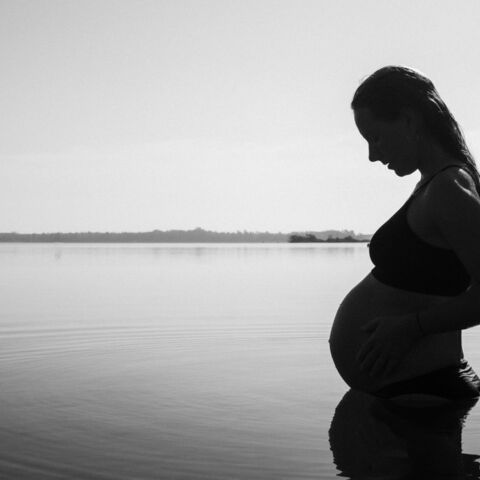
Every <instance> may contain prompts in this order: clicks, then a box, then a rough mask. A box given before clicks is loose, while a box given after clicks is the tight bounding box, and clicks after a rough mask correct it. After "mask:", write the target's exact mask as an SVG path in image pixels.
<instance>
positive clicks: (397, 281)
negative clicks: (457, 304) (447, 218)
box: [370, 165, 471, 296]
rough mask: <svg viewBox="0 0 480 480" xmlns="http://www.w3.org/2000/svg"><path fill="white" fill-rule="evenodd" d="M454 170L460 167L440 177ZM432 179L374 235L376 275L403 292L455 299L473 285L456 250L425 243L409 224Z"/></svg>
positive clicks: (372, 241)
mask: <svg viewBox="0 0 480 480" xmlns="http://www.w3.org/2000/svg"><path fill="white" fill-rule="evenodd" d="M454 166H456V167H458V166H457V165H449V166H447V167H445V168H443V169H442V170H440V171H439V172H437V174H438V173H440V172H442V171H443V170H446V169H447V168H451V167H454ZM460 168H461V167H460ZM437 174H436V175H437ZM432 178H434V177H432ZM432 178H430V179H429V180H428V181H427V182H425V183H424V184H423V185H422V186H421V187H419V188H418V189H417V190H416V191H415V192H414V193H413V194H412V195H411V196H410V198H409V199H408V200H407V201H406V202H405V204H404V205H403V206H402V208H400V210H398V212H397V213H395V214H394V215H393V216H392V217H391V218H390V219H389V220H388V221H387V222H386V223H384V224H383V225H382V226H381V227H380V228H379V229H378V230H377V231H376V232H375V234H374V235H373V237H372V239H371V241H370V258H371V260H372V262H373V264H374V265H375V268H374V269H373V270H372V274H373V276H374V277H375V278H376V279H377V280H379V281H380V282H382V283H385V284H386V285H390V286H392V287H395V288H400V289H402V290H409V291H411V292H419V293H426V294H430V295H444V296H455V295H459V294H460V293H462V292H464V291H465V290H466V289H467V288H468V286H469V285H470V281H471V279H470V276H469V274H468V272H467V270H466V269H465V267H464V266H463V264H462V263H461V262H460V260H459V259H458V257H457V256H456V254H455V253H454V252H453V250H449V249H446V248H441V247H435V246H433V245H430V244H429V243H427V242H425V241H424V240H422V239H421V238H419V237H418V236H417V235H416V234H415V233H414V232H413V231H412V229H411V228H410V226H409V224H408V222H407V211H408V206H409V205H410V202H411V201H412V199H413V198H415V195H416V194H417V193H418V191H419V190H421V189H422V188H424V187H425V185H426V184H427V183H429V182H430V181H431V180H432Z"/></svg>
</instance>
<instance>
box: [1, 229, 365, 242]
mask: <svg viewBox="0 0 480 480" xmlns="http://www.w3.org/2000/svg"><path fill="white" fill-rule="evenodd" d="M370 238H371V235H366V234H356V233H355V232H353V231H351V230H324V231H320V232H308V233H305V232H291V233H280V232H279V233H271V232H247V231H243V232H240V231H237V232H214V231H210V230H203V229H202V228H196V229H194V230H168V231H161V230H154V231H152V232H122V233H111V232H78V233H61V232H55V233H16V232H10V233H0V243H358V242H361V243H363V242H368V241H370Z"/></svg>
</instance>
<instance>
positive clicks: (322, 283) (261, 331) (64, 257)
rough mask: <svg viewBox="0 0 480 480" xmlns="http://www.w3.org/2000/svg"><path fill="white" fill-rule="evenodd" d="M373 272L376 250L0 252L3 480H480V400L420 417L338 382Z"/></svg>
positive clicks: (185, 247) (468, 350)
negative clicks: (341, 327) (339, 337)
mask: <svg viewBox="0 0 480 480" xmlns="http://www.w3.org/2000/svg"><path fill="white" fill-rule="evenodd" d="M370 269H371V264H370V260H369V257H368V249H367V247H366V244H304V245H298V244H297V245H289V244H232V245H223V244H222V245H219V244H201V245H200V244H199V245H192V244H182V245H180V244H148V245H145V244H143V245H140V244H130V245H118V244H116V245H113V244H112V245H110V244H109V245H89V244H30V245H29V244H2V245H0V301H1V303H0V304H1V307H2V308H1V309H0V382H1V389H0V478H7V479H67V478H68V479H71V478H74V479H76V478H78V479H112V480H114V479H115V480H121V479H249V480H252V479H307V478H308V479H333V478H336V477H337V476H338V475H341V476H344V477H347V478H352V479H354V478H357V479H358V478H362V479H368V478H372V479H373V478H377V479H378V478H382V479H384V478H392V479H393V478H398V479H400V478H417V477H408V471H409V469H411V468H412V467H411V465H412V462H413V464H414V465H415V466H414V468H416V469H419V470H421V469H422V468H424V465H422V459H425V458H427V459H428V461H429V462H430V464H436V465H438V466H439V468H438V470H439V472H440V473H439V474H438V475H437V476H436V478H480V477H479V473H478V471H479V465H480V464H479V460H478V456H479V455H480V407H479V406H478V405H466V406H459V407H455V409H454V410H452V409H450V410H448V411H445V410H442V411H441V412H440V411H435V412H431V413H429V414H428V415H427V414H426V413H423V414H422V415H421V417H419V418H415V417H414V415H413V414H412V415H409V414H406V413H405V412H404V411H398V410H396V409H394V408H391V407H390V406H389V404H388V403H387V402H380V401H378V400H375V399H374V398H373V397H370V396H367V395H362V394H357V393H355V392H349V391H348V387H347V386H346V385H345V384H344V383H343V381H342V380H341V378H340V377H339V375H338V374H337V372H336V370H335V367H334V365H333V362H332V360H331V358H330V352H329V348H328V336H329V331H330V327H331V323H332V320H333V317H334V315H335V312H336V309H337V307H338V305H339V303H340V301H341V300H342V298H343V297H344V296H345V295H346V293H347V292H348V291H349V290H350V289H351V288H352V287H353V286H354V285H355V284H356V283H357V282H358V281H360V280H361V279H362V278H363V277H364V276H365V275H366V274H367V273H368V271H369V270H370ZM478 345H480V329H479V328H478V327H477V329H472V330H469V331H467V332H466V333H465V334H464V350H465V354H466V358H467V359H468V360H469V361H470V363H471V365H472V366H473V367H474V368H475V369H476V370H477V372H478V371H480V349H479V348H478ZM468 411H469V414H468V415H467V413H468ZM462 422H463V423H464V425H463V428H462ZM442 475H443V476H442ZM419 478H420V477H419ZM425 478H427V477H425ZM432 478H433V477H432Z"/></svg>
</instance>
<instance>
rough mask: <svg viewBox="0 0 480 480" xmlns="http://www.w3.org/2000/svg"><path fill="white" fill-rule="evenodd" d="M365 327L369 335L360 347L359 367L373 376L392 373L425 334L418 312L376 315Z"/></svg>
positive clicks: (363, 328) (364, 329)
mask: <svg viewBox="0 0 480 480" xmlns="http://www.w3.org/2000/svg"><path fill="white" fill-rule="evenodd" d="M362 330H363V331H364V332H369V333H370V336H369V338H368V340H367V341H366V342H365V343H364V344H363V345H362V347H361V348H360V350H359V352H358V355H357V360H358V361H359V362H360V368H361V369H362V370H366V371H367V372H368V373H369V375H372V376H382V375H389V374H391V373H392V372H393V371H394V370H395V368H396V367H397V366H398V365H399V364H400V362H401V361H402V360H403V358H404V357H405V355H406V354H407V352H408V351H409V350H410V349H411V348H412V347H413V346H414V345H415V343H416V342H417V341H418V340H419V339H420V338H421V337H422V336H423V333H422V331H421V330H420V328H419V325H418V323H417V319H416V317H415V314H409V315H401V316H394V317H384V316H380V317H376V318H374V319H373V320H372V321H370V322H368V323H367V324H366V325H365V326H363V327H362Z"/></svg>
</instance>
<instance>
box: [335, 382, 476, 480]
mask: <svg viewBox="0 0 480 480" xmlns="http://www.w3.org/2000/svg"><path fill="white" fill-rule="evenodd" d="M476 402H477V399H473V400H466V401H461V402H455V403H450V404H448V405H443V406H437V407H425V408H413V407H410V408H408V407H405V406H399V405H396V404H395V403H394V402H391V401H389V400H383V399H379V398H377V397H373V396H371V395H368V394H365V393H363V392H358V391H355V390H349V391H348V392H347V393H346V394H345V396H344V397H343V398H342V400H341V401H340V403H339V404H338V406H337V408H336V410H335V414H334V416H333V419H332V423H331V426H330V431H329V437H330V448H331V450H332V453H333V458H334V462H335V465H336V466H337V469H338V470H339V471H340V472H341V476H344V477H347V478H351V479H352V480H355V479H362V480H363V479H370V478H382V479H384V478H388V479H395V480H407V479H408V480H412V479H417V478H418V479H430V478H431V479H434V478H435V479H437V478H442V479H449V480H450V479H452V480H453V479H467V478H468V479H480V465H479V464H478V463H477V461H478V459H479V458H480V456H479V455H472V454H468V453H463V452H462V428H463V426H464V423H465V420H466V418H467V416H468V414H469V412H470V410H471V409H472V407H473V406H474V405H475V403H476Z"/></svg>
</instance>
